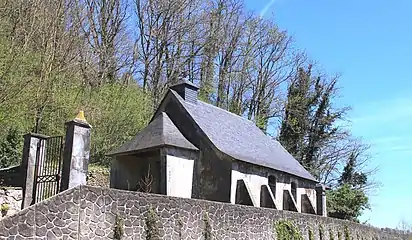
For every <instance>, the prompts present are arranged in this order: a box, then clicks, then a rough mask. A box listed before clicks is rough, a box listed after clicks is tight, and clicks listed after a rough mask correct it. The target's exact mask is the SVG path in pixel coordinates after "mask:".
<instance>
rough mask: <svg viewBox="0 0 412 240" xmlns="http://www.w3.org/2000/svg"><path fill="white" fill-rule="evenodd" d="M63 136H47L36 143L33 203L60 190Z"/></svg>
mask: <svg viewBox="0 0 412 240" xmlns="http://www.w3.org/2000/svg"><path fill="white" fill-rule="evenodd" d="M62 148H63V137H62V136H56V137H47V138H43V139H41V140H40V141H39V142H38V144H37V154H36V166H35V179H34V196H33V199H34V203H37V202H40V201H43V200H45V199H47V198H49V197H51V196H53V195H55V194H57V193H59V190H60V178H61V171H62V169H61V168H62Z"/></svg>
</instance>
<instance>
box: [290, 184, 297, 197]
mask: <svg viewBox="0 0 412 240" xmlns="http://www.w3.org/2000/svg"><path fill="white" fill-rule="evenodd" d="M290 187H291V192H292V196H293V198H294V199H295V201H297V200H298V199H297V198H296V197H297V196H296V188H297V187H296V183H295V182H291V183H290Z"/></svg>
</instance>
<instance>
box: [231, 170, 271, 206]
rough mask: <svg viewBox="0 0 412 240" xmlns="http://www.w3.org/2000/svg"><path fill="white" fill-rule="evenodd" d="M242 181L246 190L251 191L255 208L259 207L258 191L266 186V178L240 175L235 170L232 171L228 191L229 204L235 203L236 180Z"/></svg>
mask: <svg viewBox="0 0 412 240" xmlns="http://www.w3.org/2000/svg"><path fill="white" fill-rule="evenodd" d="M240 179H243V181H244V182H245V184H246V186H247V188H248V189H249V190H250V191H251V192H250V194H251V198H252V202H253V205H254V206H255V207H259V206H260V189H261V186H262V185H267V184H268V179H267V178H266V177H261V176H258V175H254V174H246V173H241V172H239V171H236V170H232V185H231V189H230V202H231V203H236V184H237V180H240Z"/></svg>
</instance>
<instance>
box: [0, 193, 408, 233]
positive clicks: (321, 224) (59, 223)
mask: <svg viewBox="0 0 412 240" xmlns="http://www.w3.org/2000/svg"><path fill="white" fill-rule="evenodd" d="M281 219H287V220H291V221H293V222H294V223H295V225H296V226H297V227H298V229H299V230H300V232H301V234H302V235H303V237H304V239H309V230H310V231H311V232H312V233H313V236H314V238H313V239H320V236H319V235H320V232H322V235H323V237H322V240H329V239H330V234H331V235H332V236H334V239H342V240H346V239H348V238H347V237H348V236H346V237H345V234H349V235H350V239H367V240H375V239H382V240H383V239H388V240H389V239H405V240H406V239H408V238H407V236H405V235H401V234H400V233H398V232H395V231H387V230H380V229H377V228H371V227H367V226H364V225H360V224H354V223H350V222H347V221H340V220H335V219H331V218H325V217H319V216H315V215H308V214H300V213H294V212H287V211H278V210H273V209H264V208H255V207H248V206H240V205H234V204H227V203H217V202H209V201H203V200H193V199H183V198H173V197H167V196H163V195H154V194H143V193H138V192H130V191H123V190H115V189H109V188H99V187H90V186H81V187H76V188H74V189H71V190H68V191H65V192H62V193H60V194H58V195H56V196H54V197H52V198H50V199H48V200H46V201H43V202H41V203H38V204H35V205H33V206H31V207H29V208H26V209H24V210H22V211H20V212H19V213H17V214H16V215H13V216H11V217H6V218H4V219H3V220H2V221H0V239H21V238H25V239H26V238H36V239H120V238H115V237H116V236H118V235H120V236H121V239H236V240H237V239H259V240H261V239H267V240H269V239H274V237H275V235H276V234H275V232H276V231H275V230H274V223H275V222H276V221H278V220H281ZM320 229H322V231H320ZM338 234H339V235H340V236H341V237H340V238H338Z"/></svg>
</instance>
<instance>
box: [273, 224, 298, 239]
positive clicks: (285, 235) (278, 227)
mask: <svg viewBox="0 0 412 240" xmlns="http://www.w3.org/2000/svg"><path fill="white" fill-rule="evenodd" d="M274 228H275V232H276V237H275V239H277V240H303V236H302V234H301V233H300V231H299V229H298V228H297V227H296V226H295V225H294V224H293V222H291V221H288V220H279V221H277V222H275V223H274Z"/></svg>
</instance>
